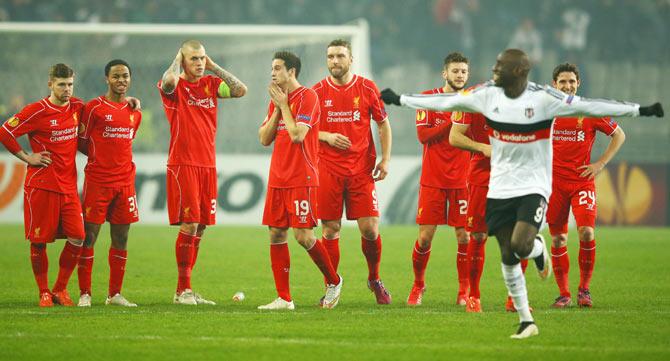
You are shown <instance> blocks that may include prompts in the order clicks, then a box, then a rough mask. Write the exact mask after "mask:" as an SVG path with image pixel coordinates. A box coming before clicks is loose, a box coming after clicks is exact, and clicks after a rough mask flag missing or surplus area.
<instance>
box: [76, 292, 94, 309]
mask: <svg viewBox="0 0 670 361" xmlns="http://www.w3.org/2000/svg"><path fill="white" fill-rule="evenodd" d="M77 306H79V307H91V295H89V294H88V293H84V294H83V295H81V296H79V303H77Z"/></svg>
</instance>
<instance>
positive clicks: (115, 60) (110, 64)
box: [105, 59, 133, 76]
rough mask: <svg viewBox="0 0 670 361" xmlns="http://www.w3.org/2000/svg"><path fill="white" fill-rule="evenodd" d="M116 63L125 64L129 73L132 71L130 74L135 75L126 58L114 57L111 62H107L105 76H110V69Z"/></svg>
mask: <svg viewBox="0 0 670 361" xmlns="http://www.w3.org/2000/svg"><path fill="white" fill-rule="evenodd" d="M115 65H123V66H125V67H126V68H128V73H130V75H133V71H132V70H130V65H128V63H127V62H126V61H125V60H122V59H114V60H112V61H110V62H109V63H107V65H105V76H109V71H110V70H112V67H113V66H115Z"/></svg>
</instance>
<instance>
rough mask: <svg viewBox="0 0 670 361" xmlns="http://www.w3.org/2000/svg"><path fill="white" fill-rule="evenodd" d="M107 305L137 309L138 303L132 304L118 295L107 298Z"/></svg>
mask: <svg viewBox="0 0 670 361" xmlns="http://www.w3.org/2000/svg"><path fill="white" fill-rule="evenodd" d="M105 305H115V306H123V307H137V304H136V303H132V302H130V301H128V300H127V299H126V298H125V297H123V296H122V295H121V294H120V293H117V294H115V295H114V296H112V297H107V299H106V300H105Z"/></svg>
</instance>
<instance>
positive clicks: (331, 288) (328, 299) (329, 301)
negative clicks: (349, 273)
mask: <svg viewBox="0 0 670 361" xmlns="http://www.w3.org/2000/svg"><path fill="white" fill-rule="evenodd" d="M338 276H339V277H340V283H338V284H336V285H332V284H328V285H326V295H325V296H324V298H323V308H335V306H337V303H338V302H340V293H341V292H342V283H343V282H344V279H343V278H342V276H340V275H338Z"/></svg>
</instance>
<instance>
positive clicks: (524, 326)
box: [510, 322, 540, 340]
mask: <svg viewBox="0 0 670 361" xmlns="http://www.w3.org/2000/svg"><path fill="white" fill-rule="evenodd" d="M539 334H540V330H539V329H538V328H537V325H536V324H535V322H521V324H519V329H518V330H517V331H516V333H515V334H513V335H512V336H510V338H512V339H515V340H521V339H524V338H528V337H532V336H537V335H539Z"/></svg>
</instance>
